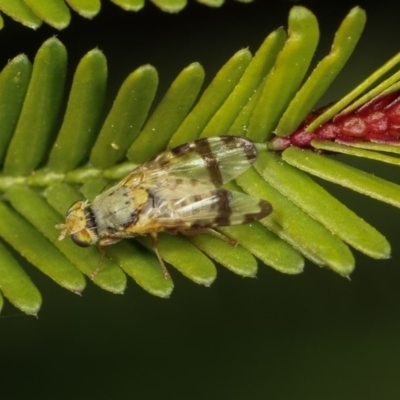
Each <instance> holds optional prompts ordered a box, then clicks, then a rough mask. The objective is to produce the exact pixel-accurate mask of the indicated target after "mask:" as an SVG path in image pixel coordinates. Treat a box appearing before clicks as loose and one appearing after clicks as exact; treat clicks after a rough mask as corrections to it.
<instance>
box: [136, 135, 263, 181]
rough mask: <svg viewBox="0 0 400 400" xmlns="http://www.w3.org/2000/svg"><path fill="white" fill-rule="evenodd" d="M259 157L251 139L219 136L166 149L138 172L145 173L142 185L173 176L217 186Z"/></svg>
mask: <svg viewBox="0 0 400 400" xmlns="http://www.w3.org/2000/svg"><path fill="white" fill-rule="evenodd" d="M256 158H257V149H256V146H255V145H254V143H253V142H251V141H250V140H248V139H245V138H242V137H239V136H216V137H212V138H207V139H199V140H196V141H194V142H191V143H186V144H183V145H181V146H178V147H175V148H174V149H171V150H167V151H164V152H162V153H160V154H159V155H157V156H156V157H154V158H153V159H151V160H149V161H147V162H146V163H144V164H143V165H142V166H141V167H139V169H138V170H136V171H140V172H142V174H143V180H142V182H141V185H143V186H147V185H148V186H153V185H154V182H160V181H161V182H162V180H163V179H165V178H168V179H170V178H171V179H188V180H192V182H194V181H201V182H202V184H203V185H207V186H208V187H209V188H212V187H214V188H215V187H220V186H222V185H223V184H224V183H226V182H229V181H230V180H232V179H234V178H235V177H236V176H238V175H240V174H241V173H243V172H244V171H245V170H246V169H248V168H249V167H250V166H251V164H252V163H253V162H254V161H255V160H256Z"/></svg>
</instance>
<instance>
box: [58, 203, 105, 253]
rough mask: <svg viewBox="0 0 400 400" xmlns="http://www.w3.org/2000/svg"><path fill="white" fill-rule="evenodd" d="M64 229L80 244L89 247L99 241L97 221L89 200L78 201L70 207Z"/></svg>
mask: <svg viewBox="0 0 400 400" xmlns="http://www.w3.org/2000/svg"><path fill="white" fill-rule="evenodd" d="M64 229H65V232H66V233H67V234H69V235H70V236H71V239H72V241H73V242H74V243H76V244H77V245H78V246H81V247H88V246H91V245H93V244H95V243H97V241H98V239H99V238H98V235H97V228H96V222H95V218H94V214H93V211H92V209H91V207H90V205H89V202H88V201H78V202H76V203H74V204H73V205H72V206H71V207H70V208H69V210H68V211H67V217H66V222H65V228H64Z"/></svg>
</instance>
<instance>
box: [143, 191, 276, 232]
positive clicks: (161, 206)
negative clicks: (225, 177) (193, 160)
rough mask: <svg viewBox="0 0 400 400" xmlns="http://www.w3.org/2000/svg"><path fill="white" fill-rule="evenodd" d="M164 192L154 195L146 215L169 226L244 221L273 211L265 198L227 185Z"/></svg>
mask: <svg viewBox="0 0 400 400" xmlns="http://www.w3.org/2000/svg"><path fill="white" fill-rule="evenodd" d="M164 194H165V193H163V192H160V193H159V196H155V197H154V199H153V200H154V207H153V208H152V209H150V210H149V214H148V215H147V216H148V218H149V219H150V220H153V221H157V223H158V224H160V225H162V226H164V227H165V228H167V229H166V230H168V229H171V230H174V229H176V230H177V231H185V230H186V231H187V230H194V229H199V228H212V227H218V226H229V225H241V224H246V223H249V222H252V221H256V220H259V219H261V218H264V217H266V216H267V215H268V214H270V213H271V211H272V206H271V204H270V203H268V202H267V201H265V200H261V199H258V198H256V197H251V196H248V195H246V194H243V193H239V192H231V191H229V190H225V189H214V190H211V191H209V192H203V194H196V195H192V194H190V195H189V194H187V195H186V196H185V197H175V198H172V197H170V198H168V199H167V198H166V197H165V196H164Z"/></svg>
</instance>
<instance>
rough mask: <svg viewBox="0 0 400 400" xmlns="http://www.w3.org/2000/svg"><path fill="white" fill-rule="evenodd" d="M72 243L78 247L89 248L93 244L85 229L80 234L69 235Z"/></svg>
mask: <svg viewBox="0 0 400 400" xmlns="http://www.w3.org/2000/svg"><path fill="white" fill-rule="evenodd" d="M71 239H72V241H73V242H74V243H75V244H77V245H78V246H80V247H89V246H91V245H92V244H94V241H93V238H92V236H91V235H90V233H89V232H88V230H87V229H83V230H82V231H80V232H76V233H73V234H72V235H71Z"/></svg>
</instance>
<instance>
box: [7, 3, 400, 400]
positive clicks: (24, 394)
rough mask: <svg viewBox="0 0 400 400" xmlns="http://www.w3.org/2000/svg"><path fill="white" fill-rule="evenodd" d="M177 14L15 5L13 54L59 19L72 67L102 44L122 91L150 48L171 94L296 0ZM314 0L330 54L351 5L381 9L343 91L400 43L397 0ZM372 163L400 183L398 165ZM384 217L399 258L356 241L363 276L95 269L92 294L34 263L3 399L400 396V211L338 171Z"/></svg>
mask: <svg viewBox="0 0 400 400" xmlns="http://www.w3.org/2000/svg"><path fill="white" fill-rule="evenodd" d="M189 3H190V4H189V6H188V7H187V8H186V9H185V10H184V11H183V12H181V13H179V14H177V15H169V14H166V13H163V12H161V11H160V10H158V9H157V8H156V7H155V6H153V5H152V4H150V3H149V4H147V6H146V7H145V9H144V10H142V11H140V12H138V13H128V12H124V11H123V10H121V9H119V8H118V7H116V6H114V5H113V4H111V3H110V2H109V1H103V9H102V11H101V13H100V15H99V16H97V17H95V18H94V19H93V20H92V21H87V20H85V19H83V18H81V17H79V16H78V15H77V14H76V13H73V17H72V23H71V26H70V27H68V28H67V29H66V30H65V31H63V32H60V33H58V32H56V31H54V30H53V29H51V28H49V27H47V26H44V27H42V28H40V29H39V30H38V31H37V32H33V31H31V30H29V29H27V28H24V27H22V26H20V25H18V24H16V23H14V22H13V21H11V20H10V19H8V18H7V19H6V26H5V28H4V29H3V31H1V32H0V49H1V51H0V65H2V66H4V65H5V63H6V62H7V60H8V59H10V58H12V57H14V56H16V55H17V54H19V53H21V52H24V53H27V54H28V55H29V56H30V57H31V58H33V57H34V54H35V53H36V51H37V49H38V48H39V46H40V45H41V43H42V42H43V41H44V40H45V39H47V38H49V37H50V36H52V35H55V34H56V35H57V36H58V38H59V39H60V40H61V41H62V42H63V43H64V44H65V45H66V47H67V50H68V53H69V59H70V63H69V65H70V71H71V74H72V72H73V70H74V69H75V67H76V65H77V62H78V60H79V59H80V58H81V57H82V56H83V55H84V54H85V53H86V52H87V51H89V50H90V49H92V48H93V47H99V48H100V49H102V50H103V51H104V53H105V55H106V57H107V59H108V63H109V64H108V65H109V96H108V99H109V104H110V103H111V101H112V99H113V97H114V96H115V94H116V92H117V90H118V87H119V85H120V84H121V83H122V81H123V79H124V78H125V77H126V76H127V75H128V74H129V73H130V72H131V71H132V70H134V69H135V68H137V67H138V66H140V65H142V64H146V63H150V64H152V65H154V66H155V67H156V68H157V69H158V71H159V74H160V89H159V94H160V95H162V93H163V92H164V91H165V90H166V89H167V88H168V86H169V84H170V83H171V81H172V79H173V78H174V77H175V76H176V75H177V74H178V73H179V71H180V70H182V69H183V68H184V67H185V66H187V65H188V64H189V63H191V62H193V61H199V62H201V63H202V64H203V66H204V67H205V70H206V73H207V78H208V81H209V80H210V79H211V78H212V77H213V75H214V74H215V72H216V71H217V70H218V68H220V67H221V65H223V63H224V62H225V61H226V60H227V59H228V58H229V57H230V56H232V55H233V53H234V52H236V51H237V50H239V49H240V48H243V47H249V48H250V49H251V50H252V51H256V49H257V48H258V46H259V45H260V44H261V43H262V41H263V40H264V38H265V37H266V35H267V34H268V33H269V32H270V31H271V30H272V29H274V28H276V27H278V26H280V25H286V23H287V22H286V21H287V15H288V12H289V10H290V8H291V7H292V6H293V5H294V4H298V2H290V1H266V0H265V1H264V0H255V2H254V3H253V4H247V5H246V4H238V3H235V2H233V1H229V0H228V1H227V3H226V5H224V6H223V7H222V8H220V9H212V8H209V7H206V6H203V5H200V4H197V3H194V2H193V1H191V0H189ZM342 3H345V2H335V1H334V2H331V1H326V2H325V1H304V2H303V3H302V4H304V5H306V6H308V7H309V8H310V9H311V10H312V11H313V12H314V13H315V14H316V16H317V17H318V19H319V21H320V26H321V36H322V41H321V45H320V47H319V50H318V54H317V57H316V58H317V59H319V58H321V57H322V56H323V55H324V54H326V53H327V52H328V51H329V48H330V43H331V41H332V38H333V34H334V32H335V30H336V29H337V27H338V25H339V24H340V22H341V20H342V19H343V18H344V16H345V15H346V13H347V12H348V11H349V10H350V8H351V7H352V6H354V5H356V4H359V5H362V6H363V7H364V8H365V9H366V11H367V13H368V23H367V27H366V30H365V34H364V35H363V37H362V39H361V42H360V44H359V46H358V47H357V49H356V51H355V52H354V55H353V57H352V59H351V60H350V61H349V63H348V66H347V67H346V68H345V70H344V71H343V72H342V74H341V75H340V76H339V78H338V79H337V81H336V82H335V85H333V87H332V88H331V89H330V91H329V92H328V93H327V95H326V96H325V99H324V102H325V103H326V102H330V101H333V100H335V99H337V98H339V97H340V96H342V95H343V94H344V93H346V91H347V90H349V89H350V88H352V87H353V86H355V85H356V84H357V83H358V82H360V81H361V80H362V79H363V78H364V77H366V76H367V75H368V74H369V73H371V72H372V71H373V70H374V69H376V68H377V67H378V66H379V65H381V64H383V62H385V61H386V60H387V59H388V58H390V57H391V56H392V55H394V54H395V53H396V52H398V51H400V24H399V10H398V7H397V5H396V4H395V2H394V1H393V2H386V1H359V2H353V1H348V2H347V5H345V4H342ZM392 3H393V4H392ZM366 168H367V169H369V170H372V171H375V172H376V173H377V174H380V175H382V176H385V177H388V178H390V179H391V180H393V181H396V182H398V183H399V181H400V180H399V179H398V171H397V170H396V168H395V167H393V166H391V167H383V166H379V165H378V164H377V163H372V162H371V163H368V164H367V166H366ZM326 186H327V187H328V188H329V189H330V190H331V191H332V192H333V193H334V194H336V195H337V196H339V198H340V199H341V200H343V202H344V203H346V204H347V205H349V206H350V207H351V208H353V209H354V210H356V212H357V213H359V214H360V215H361V216H363V217H364V218H365V219H366V220H368V221H369V222H371V223H372V224H373V225H374V226H376V227H377V228H378V229H379V230H380V231H382V232H383V233H384V234H385V235H386V236H387V237H388V239H389V240H390V242H391V243H392V246H393V256H392V259H391V260H386V261H375V260H371V259H368V258H366V257H364V256H362V255H360V254H356V258H357V269H356V271H355V272H354V274H353V275H352V277H351V281H349V280H346V279H343V278H341V277H339V276H337V275H335V274H334V273H333V272H330V271H328V270H324V269H320V268H318V267H316V266H314V265H311V264H310V263H307V266H306V269H305V272H304V273H303V274H302V275H300V276H286V275H282V274H279V273H277V272H275V271H273V270H272V269H270V268H268V267H265V266H260V270H259V274H258V278H257V279H243V278H240V277H238V276H235V275H233V274H232V273H230V272H227V271H225V270H224V269H223V268H219V269H218V275H219V276H218V279H217V281H216V282H215V283H214V284H213V285H212V287H211V288H204V287H200V286H197V285H195V284H193V283H191V282H189V281H188V280H187V279H185V278H183V277H181V276H180V275H179V273H178V272H176V271H172V273H173V278H174V280H175V290H174V292H173V294H172V297H171V298H170V299H169V300H162V299H158V298H155V297H152V296H151V295H149V294H147V293H145V292H143V291H142V290H141V289H140V288H138V287H137V286H136V285H135V284H134V283H133V282H132V281H130V282H129V286H128V289H127V291H126V293H125V295H123V296H118V295H111V294H109V293H106V292H104V291H102V290H100V289H98V288H95V287H94V286H93V285H92V284H88V287H87V289H86V290H85V292H84V294H83V296H82V297H78V296H76V295H74V294H71V293H69V292H67V291H65V290H62V289H60V288H59V287H58V286H57V285H55V284H54V283H53V282H52V281H50V280H49V279H48V278H46V277H45V276H43V275H41V274H40V273H38V272H37V271H35V270H34V269H33V268H32V267H27V268H28V272H29V274H30V275H31V276H32V279H33V280H34V282H35V283H36V284H37V285H38V287H39V288H40V289H41V290H42V294H43V298H44V304H43V308H42V310H41V311H40V313H39V318H38V319H36V318H34V317H27V316H25V315H23V314H21V313H20V312H18V311H16V310H15V309H14V308H13V307H12V306H10V305H6V307H5V308H4V310H3V314H2V317H0V362H1V367H0V368H1V370H0V382H1V384H0V399H7V400H11V399H26V398H40V399H55V398H57V399H132V398H135V399H156V398H157V399H158V398H167V399H194V400H198V399H274V400H275V399H278V400H280V399H294V398H296V399H325V400H328V399H335V400H336V399H342V400H343V399H355V398H363V399H380V400H386V399H398V398H400V265H399V264H400V251H399V249H400V247H399V241H400V239H399V234H398V232H399V229H400V216H399V211H398V210H397V209H395V208H392V207H390V206H388V205H384V204H380V203H379V202H377V201H374V200H370V199H368V198H366V197H364V196H361V195H358V194H354V193H352V192H350V191H348V190H345V189H340V188H336V187H335V186H334V185H326Z"/></svg>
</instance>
